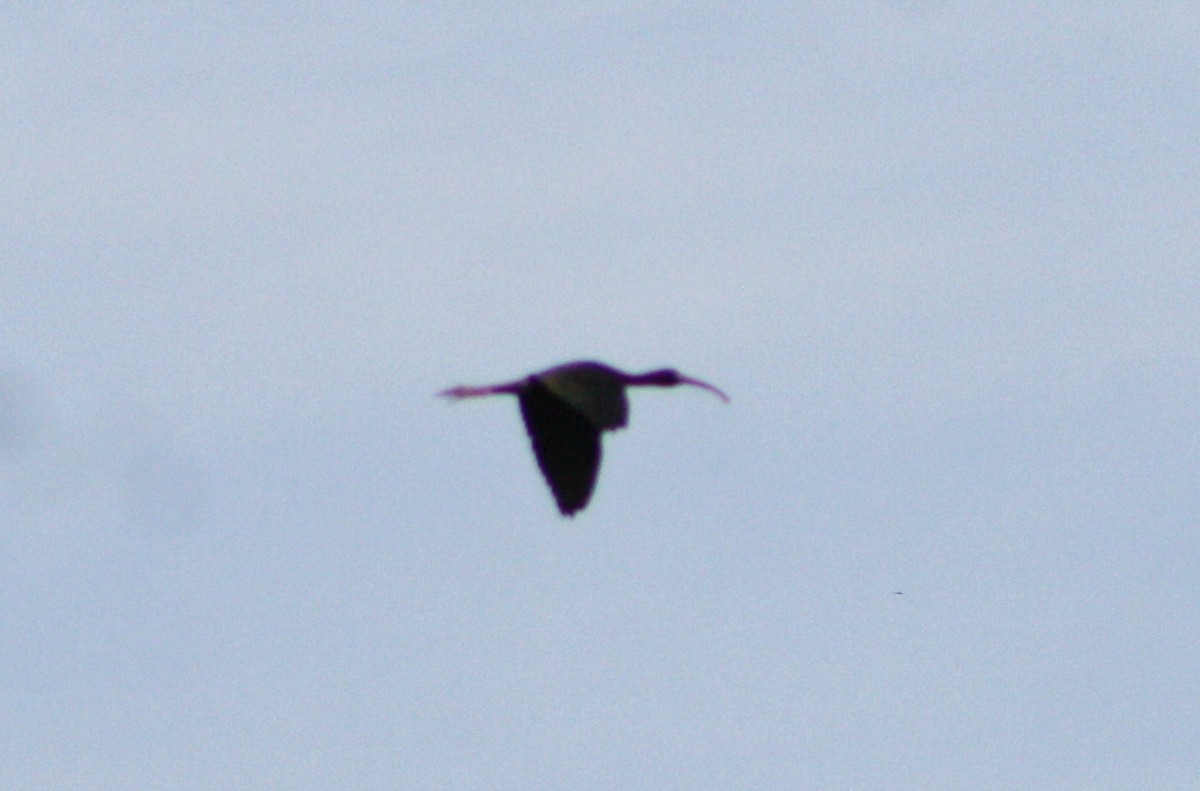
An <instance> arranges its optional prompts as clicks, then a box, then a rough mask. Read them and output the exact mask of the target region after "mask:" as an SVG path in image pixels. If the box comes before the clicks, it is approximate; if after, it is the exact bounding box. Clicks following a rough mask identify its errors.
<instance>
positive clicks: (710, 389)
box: [679, 376, 729, 404]
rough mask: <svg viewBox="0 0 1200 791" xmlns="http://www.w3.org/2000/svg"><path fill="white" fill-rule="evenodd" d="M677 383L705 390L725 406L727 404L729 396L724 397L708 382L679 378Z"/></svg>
mask: <svg viewBox="0 0 1200 791" xmlns="http://www.w3.org/2000/svg"><path fill="white" fill-rule="evenodd" d="M679 383H680V384H685V385H693V386H695V387H702V388H704V389H705V390H707V391H708V392H710V393H712V394H713V395H715V396H716V397H717V398H719V399H721V400H722V401H724V402H725V403H726V404H728V403H729V396H727V395H725V394H724V393H722V392H721V391H720V390H719V389H718V388H716V387H713V386H712V385H710V384H709V383H708V382H701V381H700V380H699V379H692V378H691V377H690V376H680V377H679Z"/></svg>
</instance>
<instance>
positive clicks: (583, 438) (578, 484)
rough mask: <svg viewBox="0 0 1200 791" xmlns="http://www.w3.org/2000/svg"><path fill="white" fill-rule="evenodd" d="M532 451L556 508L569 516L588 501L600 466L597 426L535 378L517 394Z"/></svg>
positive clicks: (598, 431)
mask: <svg viewBox="0 0 1200 791" xmlns="http://www.w3.org/2000/svg"><path fill="white" fill-rule="evenodd" d="M518 399H519V401H520V403H521V417H522V418H524V420H525V430H526V431H527V432H528V433H529V439H530V440H531V441H532V442H533V454H534V455H535V456H536V457H537V463H538V467H539V468H541V470H542V475H543V476H544V477H545V479H546V483H547V484H549V485H550V491H551V492H552V493H553V494H554V500H555V502H557V503H558V510H559V511H561V512H562V513H563V515H564V516H572V515H573V514H574V513H575V512H576V511H578V510H580V509H581V508H583V507H584V506H585V505H587V503H588V500H589V499H591V496H592V490H593V489H595V487H596V476H597V473H598V472H599V470H600V429H598V428H596V426H595V425H594V424H593V423H592V421H590V420H589V419H588V418H587V417H585V416H584V415H583V413H581V412H579V411H578V410H576V409H575V408H574V407H572V406H571V405H570V404H568V403H567V402H565V401H563V400H562V399H560V398H558V397H557V396H555V395H554V394H553V393H552V392H550V390H549V389H547V388H546V386H545V385H543V384H542V383H541V382H539V381H537V380H536V379H534V380H532V381H530V382H529V383H528V385H527V386H526V387H525V388H523V389H522V391H521V393H520V394H519V396H518Z"/></svg>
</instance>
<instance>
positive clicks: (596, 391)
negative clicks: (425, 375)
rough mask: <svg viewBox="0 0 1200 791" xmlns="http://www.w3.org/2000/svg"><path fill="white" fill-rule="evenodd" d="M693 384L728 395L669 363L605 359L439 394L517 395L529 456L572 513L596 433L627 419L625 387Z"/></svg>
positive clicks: (585, 488) (594, 456) (581, 497)
mask: <svg viewBox="0 0 1200 791" xmlns="http://www.w3.org/2000/svg"><path fill="white" fill-rule="evenodd" d="M676 385H692V386H693V387H700V388H703V389H705V390H708V391H709V392H711V393H713V394H715V395H716V396H717V397H718V398H720V399H721V400H722V401H725V402H728V401H729V397H728V396H726V395H725V394H724V393H723V392H721V391H720V390H718V389H717V388H716V387H713V386H712V385H710V384H709V383H708V382H702V381H700V380H699V379H692V378H690V377H687V376H684V375H683V374H681V373H679V372H678V371H676V370H675V369H673V368H661V369H658V370H655V371H648V372H647V373H642V374H628V373H625V372H624V371H618V370H617V369H616V368H613V367H611V366H608V365H605V364H603V363H598V362H592V361H580V362H573V363H566V364H565V365H558V366H555V367H553V368H548V369H547V370H545V371H541V372H539V373H535V374H532V375H530V376H526V377H525V378H524V379H518V380H516V381H514V382H505V383H504V384H498V385H488V386H484V387H462V386H460V387H451V388H450V389H448V390H443V391H441V392H440V393H438V395H439V396H442V397H445V398H448V399H451V400H452V401H459V400H461V399H464V398H475V397H477V396H490V395H515V396H516V397H517V402H518V403H519V404H520V407H521V417H522V418H523V419H524V420H525V431H526V432H527V433H528V434H529V439H530V441H531V442H532V444H533V455H534V456H535V457H537V463H538V467H539V468H540V469H541V471H542V475H543V476H544V477H545V479H546V483H547V484H549V486H550V492H551V493H552V494H553V495H554V501H555V502H556V503H557V504H558V510H559V511H560V512H561V513H562V514H563V515H564V516H574V515H575V513H576V512H577V511H579V510H581V509H582V508H583V507H584V506H586V505H587V504H588V500H590V499H591V497H592V491H593V489H595V487H596V477H597V474H598V473H599V471H600V434H601V432H604V431H613V430H616V429H619V428H621V427H623V426H624V425H625V424H626V423H627V422H628V419H629V402H628V401H626V399H625V388H627V387H675V386H676Z"/></svg>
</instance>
